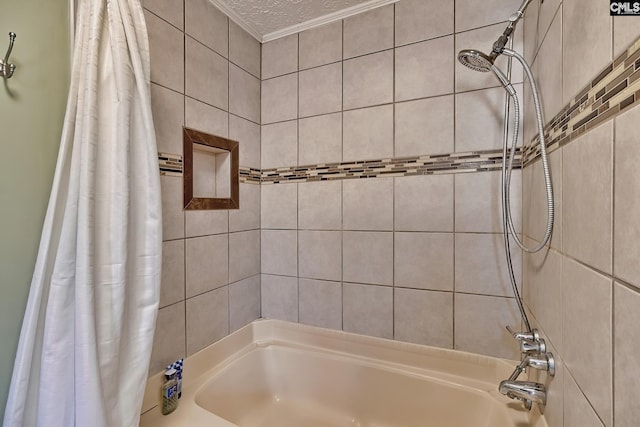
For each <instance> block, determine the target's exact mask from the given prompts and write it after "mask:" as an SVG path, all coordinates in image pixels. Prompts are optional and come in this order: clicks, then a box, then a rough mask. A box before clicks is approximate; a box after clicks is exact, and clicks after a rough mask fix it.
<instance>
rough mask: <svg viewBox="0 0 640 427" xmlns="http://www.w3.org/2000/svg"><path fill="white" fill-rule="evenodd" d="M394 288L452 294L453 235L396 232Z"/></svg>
mask: <svg viewBox="0 0 640 427" xmlns="http://www.w3.org/2000/svg"><path fill="white" fill-rule="evenodd" d="M394 285H395V286H402V287H407V288H418V289H431V290H439V291H453V234H452V233H447V234H444V233H398V232H396V233H395V241H394Z"/></svg>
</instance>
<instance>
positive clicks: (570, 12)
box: [562, 0, 613, 104]
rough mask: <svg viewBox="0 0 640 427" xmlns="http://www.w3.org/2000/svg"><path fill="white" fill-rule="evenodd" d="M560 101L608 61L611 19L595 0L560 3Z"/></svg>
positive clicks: (610, 57) (572, 0) (570, 96)
mask: <svg viewBox="0 0 640 427" xmlns="http://www.w3.org/2000/svg"><path fill="white" fill-rule="evenodd" d="M562 14H563V19H562V34H563V37H562V52H563V57H562V58H563V64H562V70H563V95H564V96H563V102H562V103H563V104H566V103H567V102H569V100H570V99H571V98H573V97H574V96H576V95H577V94H578V92H579V91H580V90H581V89H582V88H583V87H585V86H586V85H587V84H588V83H590V82H591V79H592V78H593V76H596V75H598V73H600V72H601V71H602V70H603V69H604V67H606V66H607V64H608V63H609V62H611V60H612V59H613V58H612V52H613V46H612V39H613V19H612V18H611V16H609V14H608V13H602V2H601V1H598V0H565V1H563V2H562Z"/></svg>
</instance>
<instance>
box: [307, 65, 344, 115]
mask: <svg viewBox="0 0 640 427" xmlns="http://www.w3.org/2000/svg"><path fill="white" fill-rule="evenodd" d="M299 78H300V82H299V85H300V91H299V96H300V101H299V102H300V103H299V109H300V111H299V116H300V117H309V116H317V115H319V114H327V113H334V112H336V111H340V110H341V109H342V63H341V62H338V63H336V64H330V65H324V66H322V67H317V68H313V69H310V70H306V71H301V72H300V73H299Z"/></svg>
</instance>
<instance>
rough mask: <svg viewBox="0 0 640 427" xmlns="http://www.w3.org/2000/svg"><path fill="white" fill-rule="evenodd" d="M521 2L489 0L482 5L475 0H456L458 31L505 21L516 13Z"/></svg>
mask: <svg viewBox="0 0 640 427" xmlns="http://www.w3.org/2000/svg"><path fill="white" fill-rule="evenodd" d="M518 6H519V4H517V5H514V4H513V1H511V0H487V1H485V2H483V4H482V7H479V6H478V3H477V2H475V0H456V10H455V19H456V31H464V30H468V29H471V28H478V27H484V26H486V25H491V24H495V23H496V22H502V21H505V20H506V19H507V18H508V17H509V15H511V14H512V13H514V12H515V11H516V10H517V9H516V8H517V7H518Z"/></svg>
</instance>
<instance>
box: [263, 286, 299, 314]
mask: <svg viewBox="0 0 640 427" xmlns="http://www.w3.org/2000/svg"><path fill="white" fill-rule="evenodd" d="M261 289H262V296H261V304H262V317H265V318H267V319H279V320H286V321H289V322H297V321H298V278H297V277H283V276H270V275H268V274H263V275H262V278H261Z"/></svg>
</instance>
